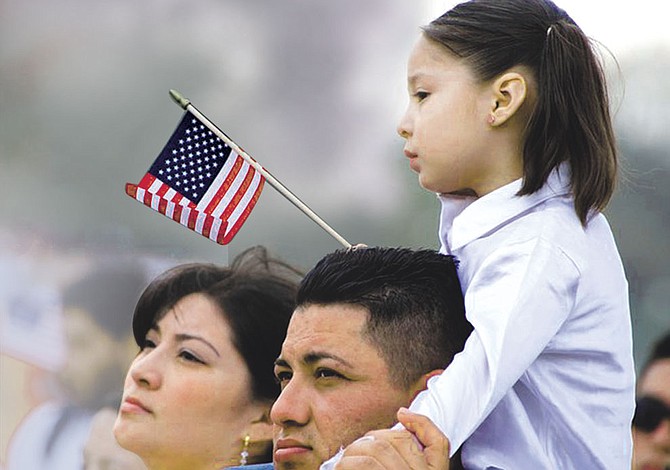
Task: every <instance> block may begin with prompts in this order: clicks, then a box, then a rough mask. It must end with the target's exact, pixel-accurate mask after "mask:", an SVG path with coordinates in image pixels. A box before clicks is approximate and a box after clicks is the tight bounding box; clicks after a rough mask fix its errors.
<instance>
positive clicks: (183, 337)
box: [175, 333, 221, 357]
mask: <svg viewBox="0 0 670 470" xmlns="http://www.w3.org/2000/svg"><path fill="white" fill-rule="evenodd" d="M175 338H176V339H177V341H187V340H196V341H200V342H202V343H204V344H206V345H207V346H208V347H209V348H210V349H211V350H212V351H214V354H216V356H217V357H221V354H219V351H217V350H216V348H215V347H214V346H213V345H212V343H210V342H209V341H207V340H206V339H205V338H203V337H202V336H198V335H191V334H188V333H179V334H176V335H175Z"/></svg>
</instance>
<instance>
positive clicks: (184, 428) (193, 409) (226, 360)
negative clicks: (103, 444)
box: [114, 294, 263, 469]
mask: <svg viewBox="0 0 670 470" xmlns="http://www.w3.org/2000/svg"><path fill="white" fill-rule="evenodd" d="M262 413H263V411H262V410H261V409H260V405H259V404H254V403H253V402H252V399H251V376H250V373H249V370H248V369H247V366H246V364H245V362H244V360H243V359H242V357H241V356H240V354H239V353H238V351H237V350H236V349H235V347H234V346H233V343H232V332H231V329H230V327H229V325H228V322H227V321H226V320H225V318H224V317H223V315H222V314H221V313H220V312H219V311H218V309H217V307H216V305H215V304H214V303H212V301H211V300H209V299H208V298H207V297H206V296H204V295H202V294H191V295H189V296H186V297H184V298H183V299H181V300H180V301H179V302H178V303H177V304H176V305H175V306H174V308H173V309H171V310H170V311H168V312H167V314H166V315H165V316H164V317H163V318H162V319H161V320H160V321H158V323H157V324H156V325H155V326H154V327H153V328H152V329H151V330H149V332H148V333H147V336H146V342H145V344H144V347H143V348H142V349H141V351H140V353H139V354H138V355H137V357H136V358H135V360H134V361H133V363H132V364H131V366H130V369H129V371H128V374H127V376H126V381H125V387H124V392H123V401H122V403H121V407H120V409H119V414H118V416H117V419H116V423H115V426H114V435H115V436H116V439H117V440H118V441H119V443H120V444H121V446H123V447H124V448H126V449H128V450H130V451H132V452H134V453H136V454H138V455H139V456H140V457H142V459H143V460H144V461H145V463H147V465H148V466H149V468H193V469H197V468H220V467H223V466H224V465H228V464H231V463H233V462H234V461H235V460H234V459H235V456H237V460H239V452H240V449H241V444H240V438H241V436H242V435H243V434H244V433H245V432H246V431H247V430H248V426H249V423H251V422H252V421H253V420H255V419H257V418H259V417H260V416H261V415H262Z"/></svg>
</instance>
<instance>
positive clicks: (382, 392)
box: [270, 304, 414, 470]
mask: <svg viewBox="0 0 670 470" xmlns="http://www.w3.org/2000/svg"><path fill="white" fill-rule="evenodd" d="M367 319H368V312H367V310H366V309H365V308H362V307H358V306H350V305H343V304H334V305H327V306H322V305H310V306H308V307H306V308H301V309H298V310H296V312H295V313H294V314H293V317H292V318H291V322H290V323H289V327H288V331H287V335H286V340H285V341H284V344H283V346H282V350H281V354H280V356H279V359H277V361H276V366H275V374H276V376H277V378H278V379H279V381H280V383H281V386H282V392H281V395H280V396H279V398H278V399H277V401H276V402H275V404H274V406H273V407H272V411H271V414H270V416H271V418H272V421H273V423H274V463H275V467H276V468H278V469H302V470H312V469H318V468H319V465H320V464H321V463H322V462H324V461H325V460H327V459H328V458H330V457H331V456H333V455H334V454H335V453H336V452H337V451H338V450H339V448H340V447H341V446H346V445H348V444H350V443H351V442H353V441H354V440H355V439H357V438H358V437H360V436H362V435H363V434H365V433H366V432H367V431H370V430H372V429H380V428H387V427H390V426H391V425H392V424H393V423H394V422H395V416H396V412H397V410H398V408H400V407H401V406H407V405H409V402H410V401H411V399H412V397H413V394H414V388H413V387H412V388H411V389H410V390H401V389H400V387H399V386H397V385H394V384H393V381H392V378H393V376H392V373H391V371H389V368H388V366H387V364H386V361H385V360H384V359H383V358H382V356H381V355H380V353H379V351H378V350H377V348H376V347H374V346H373V345H372V344H371V343H370V341H369V340H368V339H367V338H366V337H364V335H363V331H364V327H365V325H366V323H367Z"/></svg>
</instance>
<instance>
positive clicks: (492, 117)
mask: <svg viewBox="0 0 670 470" xmlns="http://www.w3.org/2000/svg"><path fill="white" fill-rule="evenodd" d="M486 122H488V123H489V125H491V126H492V125H493V123H495V122H496V115H495V114H493V113H491V114H489V117H488V119H487V120H486Z"/></svg>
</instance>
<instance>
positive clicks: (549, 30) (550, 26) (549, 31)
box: [547, 23, 554, 37]
mask: <svg viewBox="0 0 670 470" xmlns="http://www.w3.org/2000/svg"><path fill="white" fill-rule="evenodd" d="M552 29H554V25H553V23H552V24H550V25H549V27H548V28H547V37H549V33H551V30H552Z"/></svg>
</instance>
